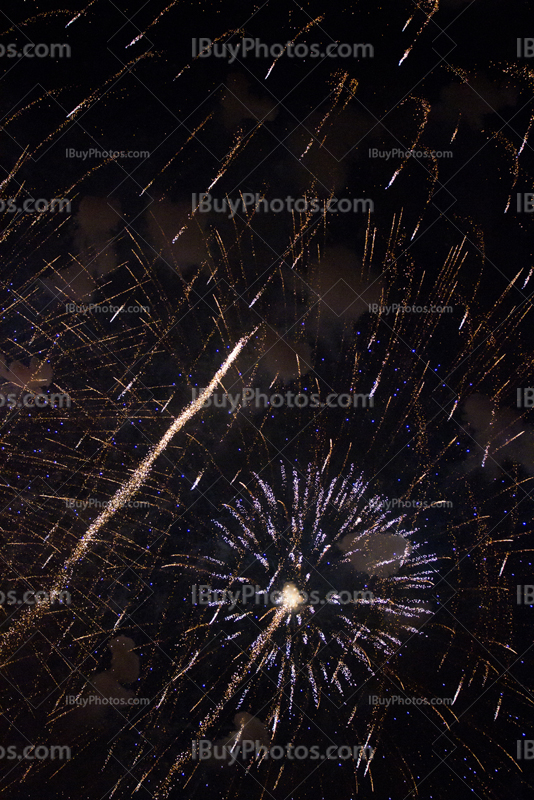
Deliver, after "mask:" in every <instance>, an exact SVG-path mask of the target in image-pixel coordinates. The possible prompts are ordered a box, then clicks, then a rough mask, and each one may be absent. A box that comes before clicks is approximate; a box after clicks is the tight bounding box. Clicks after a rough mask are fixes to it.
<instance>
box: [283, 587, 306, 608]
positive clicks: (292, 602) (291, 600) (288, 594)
mask: <svg viewBox="0 0 534 800" xmlns="http://www.w3.org/2000/svg"><path fill="white" fill-rule="evenodd" d="M303 603H304V597H303V596H302V595H301V593H300V591H299V590H298V589H297V587H296V586H295V584H294V583H286V584H284V588H283V589H282V592H281V596H280V599H279V601H278V603H277V605H280V606H283V607H284V608H287V609H288V610H289V611H296V609H297V608H300V606H301V605H302V604H303Z"/></svg>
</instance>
